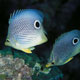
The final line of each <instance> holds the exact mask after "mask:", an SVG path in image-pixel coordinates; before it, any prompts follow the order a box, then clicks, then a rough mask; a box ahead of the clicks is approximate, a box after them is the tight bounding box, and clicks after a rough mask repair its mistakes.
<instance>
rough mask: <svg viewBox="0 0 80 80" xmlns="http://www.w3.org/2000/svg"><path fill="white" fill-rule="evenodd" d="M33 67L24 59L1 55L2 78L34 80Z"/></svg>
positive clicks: (0, 68) (8, 79)
mask: <svg viewBox="0 0 80 80" xmlns="http://www.w3.org/2000/svg"><path fill="white" fill-rule="evenodd" d="M31 75H32V69H31V68H29V67H28V66H27V65H25V63H24V60H23V59H19V58H15V59H13V56H12V55H7V56H2V55H0V80H32V78H31Z"/></svg>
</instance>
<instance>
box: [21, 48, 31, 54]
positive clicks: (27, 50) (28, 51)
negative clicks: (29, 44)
mask: <svg viewBox="0 0 80 80" xmlns="http://www.w3.org/2000/svg"><path fill="white" fill-rule="evenodd" d="M22 51H24V52H26V53H29V54H30V53H32V51H31V50H30V49H22Z"/></svg>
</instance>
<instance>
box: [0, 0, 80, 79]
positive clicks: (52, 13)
mask: <svg viewBox="0 0 80 80" xmlns="http://www.w3.org/2000/svg"><path fill="white" fill-rule="evenodd" d="M28 8H35V9H39V10H41V11H42V12H43V13H44V14H45V19H44V28H45V30H46V32H47V37H48V42H47V43H45V44H43V45H40V46H37V47H36V50H34V53H36V54H37V55H38V56H39V57H40V58H42V59H44V60H46V59H47V55H48V54H50V52H51V49H52V45H53V43H54V41H55V39H56V38H57V37H58V36H60V35H61V34H62V33H65V32H67V31H70V30H73V29H80V0H0V49H3V48H4V41H5V39H6V36H7V31H8V25H9V24H8V21H9V17H10V14H11V13H13V11H14V10H15V11H16V10H21V9H28ZM59 68H60V69H61V70H62V72H63V74H64V79H63V80H79V79H80V54H79V55H77V56H75V58H74V59H73V60H72V61H71V62H69V63H67V64H65V65H63V66H60V67H59Z"/></svg>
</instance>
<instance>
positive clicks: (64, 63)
mask: <svg viewBox="0 0 80 80" xmlns="http://www.w3.org/2000/svg"><path fill="white" fill-rule="evenodd" d="M72 59H73V57H71V58H69V59H68V60H67V61H65V62H64V64H66V63H68V62H69V61H71V60H72Z"/></svg>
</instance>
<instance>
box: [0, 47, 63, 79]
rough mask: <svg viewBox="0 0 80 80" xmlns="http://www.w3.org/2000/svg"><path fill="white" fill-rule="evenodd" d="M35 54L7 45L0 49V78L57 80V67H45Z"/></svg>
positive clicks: (60, 76)
mask: <svg viewBox="0 0 80 80" xmlns="http://www.w3.org/2000/svg"><path fill="white" fill-rule="evenodd" d="M41 62H42V60H40V59H39V58H38V56H37V55H36V54H34V53H33V54H30V55H28V54H25V53H23V52H21V51H16V50H12V49H11V48H9V47H7V48H5V49H3V50H0V80H45V77H46V80H59V79H60V78H61V79H62V77H63V74H62V72H61V71H60V69H58V68H57V67H52V68H46V67H43V66H44V65H42V64H41Z"/></svg>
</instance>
